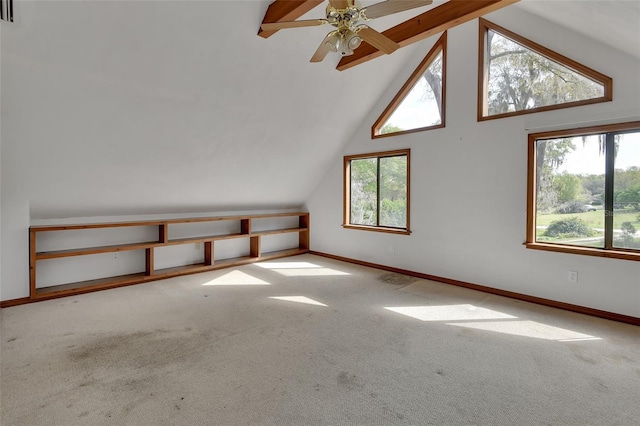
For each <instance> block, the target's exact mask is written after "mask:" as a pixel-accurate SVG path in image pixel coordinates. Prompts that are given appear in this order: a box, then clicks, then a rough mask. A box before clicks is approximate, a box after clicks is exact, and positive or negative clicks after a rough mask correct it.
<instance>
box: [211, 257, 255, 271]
mask: <svg viewBox="0 0 640 426" xmlns="http://www.w3.org/2000/svg"><path fill="white" fill-rule="evenodd" d="M255 261H256V258H255V257H251V256H241V257H231V258H228V259H216V260H214V261H213V265H214V268H215V269H222V268H228V267H230V266H240V265H246V264H247V263H252V262H255Z"/></svg>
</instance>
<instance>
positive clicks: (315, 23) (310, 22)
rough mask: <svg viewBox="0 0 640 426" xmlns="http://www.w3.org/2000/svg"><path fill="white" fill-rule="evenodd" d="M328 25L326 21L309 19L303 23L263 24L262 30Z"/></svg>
mask: <svg viewBox="0 0 640 426" xmlns="http://www.w3.org/2000/svg"><path fill="white" fill-rule="evenodd" d="M326 23H328V21H327V20H326V19H308V20H303V21H284V22H271V23H266V24H262V25H261V26H260V28H262V29H263V30H264V31H273V30H283V29H285V28H301V27H315V26H318V25H324V24H326Z"/></svg>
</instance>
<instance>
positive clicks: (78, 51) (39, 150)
mask: <svg viewBox="0 0 640 426" xmlns="http://www.w3.org/2000/svg"><path fill="white" fill-rule="evenodd" d="M269 3H270V2H269V1H268V0H264V1H206V2H203V1H196V2H187V1H172V2H164V1H153V2H146V1H138V2H119V1H117V2H116V1H114V2H93V1H92V2H59V1H48V2H21V4H20V6H21V8H20V11H19V12H20V15H19V16H20V18H19V21H18V22H17V23H16V25H15V26H13V27H10V28H9V27H5V26H3V27H2V31H3V33H2V36H3V37H2V54H3V61H2V67H3V69H2V79H3V88H2V93H3V119H4V120H3V122H4V123H5V126H4V127H5V128H4V129H3V136H4V138H3V144H4V145H5V147H7V145H9V147H7V149H5V150H4V151H3V162H4V164H6V168H7V169H5V170H4V171H5V172H6V173H8V174H9V176H10V175H11V174H14V175H15V176H13V179H14V180H15V181H17V180H21V181H22V183H21V185H22V189H21V191H24V192H26V193H28V194H29V204H30V208H31V215H32V217H33V218H47V217H66V216H85V215H109V214H120V213H124V214H144V213H154V212H162V213H166V212H181V211H217V210H237V209H246V208H279V207H289V206H298V205H301V204H302V203H304V201H305V200H306V198H307V196H308V195H309V193H310V192H311V190H312V189H313V188H314V186H315V185H316V184H317V182H318V181H319V180H320V179H321V177H322V176H323V175H324V174H325V173H326V170H327V169H328V166H329V165H330V163H331V162H332V161H333V160H335V158H336V156H337V155H338V153H339V152H340V150H341V147H342V146H343V144H344V143H345V142H346V141H347V140H348V138H349V137H350V135H351V134H352V133H353V132H354V130H355V129H356V127H357V126H358V125H359V124H360V122H361V121H362V119H363V117H364V116H365V114H366V113H367V112H368V111H369V109H370V108H371V107H372V105H374V104H375V103H376V101H377V100H378V98H379V97H380V94H381V93H382V91H383V90H385V88H386V86H387V85H388V84H389V82H390V81H391V80H392V79H393V78H394V77H395V75H396V74H397V73H398V71H399V70H400V68H401V67H402V65H403V64H404V63H405V62H406V60H407V59H408V57H409V56H410V55H412V54H413V53H414V52H417V53H418V54H422V53H421V51H422V50H424V48H422V49H421V47H420V46H418V45H416V46H411V47H410V48H407V49H403V50H401V51H398V52H395V53H394V55H393V56H389V57H385V58H379V59H378V60H376V61H375V62H371V63H370V64H367V65H364V66H362V67H358V69H354V70H350V71H348V72H343V73H340V72H337V71H336V70H335V66H336V64H337V62H338V59H339V58H338V57H337V56H336V57H330V58H327V60H326V61H325V62H323V63H321V64H310V63H309V57H310V56H311V54H312V53H313V52H314V50H315V49H316V47H317V45H318V44H319V42H320V40H322V37H323V36H324V32H325V30H324V29H320V28H309V29H299V30H297V31H295V30H291V31H293V32H285V31H281V32H279V33H278V34H275V35H274V36H273V37H271V38H270V39H268V40H265V39H263V38H261V37H258V36H257V35H256V33H257V31H258V28H259V26H260V23H261V21H262V18H263V16H264V13H265V11H266V9H267V7H268V5H269ZM312 12H313V13H316V14H317V15H319V16H322V13H323V8H322V7H320V8H319V9H318V10H314V11H312ZM399 15H402V14H399ZM397 19H403V16H398V17H397ZM425 52H426V50H425ZM12 144H15V145H14V147H15V149H13V148H11V147H10V146H11V145H12ZM18 144H19V145H20V146H19V147H18ZM4 164H3V166H4ZM13 167H15V168H16V170H13V171H12V168H13Z"/></svg>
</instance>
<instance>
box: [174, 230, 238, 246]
mask: <svg viewBox="0 0 640 426" xmlns="http://www.w3.org/2000/svg"><path fill="white" fill-rule="evenodd" d="M247 237H250V235H249V234H242V233H236V234H221V235H206V236H203V237H187V238H176V239H172V240H169V241H168V242H166V243H165V244H166V245H177V244H189V243H202V242H205V241H218V240H230V239H234V238H247Z"/></svg>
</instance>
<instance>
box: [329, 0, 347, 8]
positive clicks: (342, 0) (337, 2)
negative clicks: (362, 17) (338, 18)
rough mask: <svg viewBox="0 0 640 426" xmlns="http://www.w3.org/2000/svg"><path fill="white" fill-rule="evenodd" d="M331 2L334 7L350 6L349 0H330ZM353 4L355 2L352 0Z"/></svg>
mask: <svg viewBox="0 0 640 426" xmlns="http://www.w3.org/2000/svg"><path fill="white" fill-rule="evenodd" d="M329 4H330V5H331V7H333V8H334V9H346V8H347V7H349V0H329ZM351 4H353V1H351Z"/></svg>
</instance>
